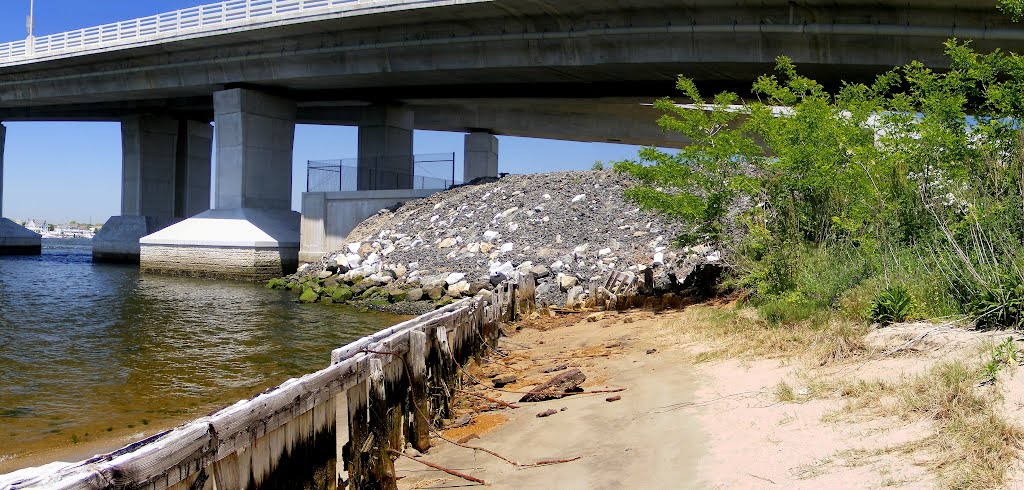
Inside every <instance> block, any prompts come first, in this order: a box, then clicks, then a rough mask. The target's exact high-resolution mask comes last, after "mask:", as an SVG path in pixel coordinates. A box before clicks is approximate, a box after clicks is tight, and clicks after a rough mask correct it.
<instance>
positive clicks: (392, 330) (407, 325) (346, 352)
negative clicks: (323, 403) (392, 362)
mask: <svg viewBox="0 0 1024 490" xmlns="http://www.w3.org/2000/svg"><path fill="white" fill-rule="evenodd" d="M470 300H471V299H470V298H466V299H464V300H461V301H458V302H455V303H452V304H450V305H448V306H445V307H443V308H439V309H437V310H434V311H431V312H429V313H426V314H424V315H420V316H418V317H416V318H413V319H412V320H407V321H404V322H402V323H399V324H398V325H395V326H392V327H388V328H386V329H384V330H381V331H379V332H377V333H375V334H373V335H368V336H366V337H363V338H361V339H359V340H357V341H355V342H352V343H351V344H348V345H346V346H344V347H341V348H338V349H335V350H334V351H332V352H331V362H332V363H338V362H341V361H343V360H345V359H347V358H349V357H351V356H353V355H354V354H356V353H358V352H359V351H361V350H363V349H366V348H367V347H368V346H369V345H370V344H373V343H376V342H380V341H381V340H384V339H386V338H388V337H390V336H392V335H394V334H396V333H399V332H402V331H405V330H409V329H411V328H415V327H417V326H419V325H421V324H423V323H426V322H428V321H430V320H433V319H435V318H437V317H440V316H444V315H447V314H448V313H451V312H453V311H455V310H458V309H460V308H465V306H466V303H468V302H469V301H470Z"/></svg>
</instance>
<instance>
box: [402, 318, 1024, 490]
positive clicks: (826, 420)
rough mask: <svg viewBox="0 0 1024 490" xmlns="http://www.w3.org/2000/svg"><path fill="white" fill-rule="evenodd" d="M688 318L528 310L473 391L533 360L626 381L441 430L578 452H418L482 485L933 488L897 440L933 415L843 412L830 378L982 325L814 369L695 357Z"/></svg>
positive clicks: (428, 482)
mask: <svg viewBox="0 0 1024 490" xmlns="http://www.w3.org/2000/svg"><path fill="white" fill-rule="evenodd" d="M698 308H703V307H698ZM694 319H695V317H694V315H693V314H692V313H691V312H690V311H682V312H671V313H663V314H658V315H655V314H653V313H642V312H634V313H627V314H614V313H611V314H608V315H607V316H606V318H604V319H602V320H600V321H586V320H584V317H583V316H577V317H573V318H571V319H565V318H563V319H559V320H550V319H546V320H541V321H537V322H534V323H533V325H526V326H525V327H526V328H523V329H522V331H520V332H518V333H516V334H515V335H513V336H511V337H510V338H509V339H507V340H506V341H504V342H503V343H502V346H501V350H503V351H506V352H507V354H508V355H507V356H506V357H499V356H494V358H493V359H494V361H493V362H491V363H488V364H485V365H484V366H482V367H481V368H476V369H471V372H472V373H474V375H475V376H477V377H479V378H480V379H481V381H483V382H484V383H486V384H483V383H482V384H479V385H477V386H476V388H477V390H479V391H478V392H479V393H483V394H486V395H487V396H491V397H495V398H498V397H500V398H502V399H503V400H506V401H515V400H518V398H519V396H520V395H518V394H514V393H508V392H499V391H496V390H494V389H493V388H492V387H491V383H490V382H489V381H488V380H487V379H486V378H487V376H488V375H496V374H509V373H512V374H515V375H516V376H517V378H518V382H517V383H516V384H513V385H510V386H507V387H506V388H505V389H506V390H509V391H524V390H528V389H529V388H530V387H531V386H533V385H535V384H537V383H539V382H541V381H542V380H544V379H546V378H547V377H550V376H553V375H554V374H553V373H552V374H544V373H542V372H541V371H542V370H544V369H547V368H551V367H554V366H557V365H559V364H564V365H567V366H568V367H570V368H571V367H578V368H579V369H581V370H582V371H583V372H584V373H585V374H586V375H587V382H586V383H584V385H583V386H584V388H586V389H587V390H588V391H589V390H595V389H608V388H620V387H621V388H626V391H623V392H621V393H617V395H621V397H622V399H621V400H620V401H616V402H607V401H605V399H606V398H607V397H609V396H614V395H610V394H592V395H587V394H581V395H574V396H570V397H567V398H564V399H561V400H552V401H547V402H541V403H533V404H530V403H524V404H521V405H522V407H521V408H519V409H514V410H512V409H500V410H497V411H493V412H488V413H487V414H486V415H485V416H484V417H483V418H482V419H480V421H481V422H484V423H476V422H475V423H473V424H470V425H469V426H468V427H463V428H461V429H456V430H455V431H452V432H451V433H450V435H451V437H453V438H462V437H465V436H467V435H469V436H472V435H473V434H476V435H478V436H479V438H474V439H472V440H471V441H469V442H468V444H473V445H478V446H481V447H485V448H487V449H491V450H494V451H497V452H499V453H501V454H502V455H504V456H506V457H509V458H511V459H514V460H517V461H519V462H521V463H529V462H534V461H538V460H545V459H552V458H572V457H577V456H579V457H580V459H579V460H577V461H573V462H570V463H564V464H557V465H552V466H544V467H538V468H526V469H517V468H514V467H513V466H511V465H509V464H507V463H504V462H502V461H500V460H499V459H497V458H494V457H492V456H490V455H487V454H485V453H483V452H474V451H472V450H469V449H464V448H460V447H456V446H453V445H451V444H448V443H445V442H443V441H441V440H439V439H435V447H434V448H432V449H431V450H430V451H429V454H428V455H426V456H425V457H424V458H425V459H426V460H428V461H431V462H434V463H437V464H441V465H443V466H446V467H448V468H451V469H456V470H458V471H462V472H464V473H468V474H470V475H473V476H475V477H478V478H483V479H485V480H487V481H488V482H489V483H491V484H492V485H493V486H494V487H495V488H808V489H810V488H938V487H941V486H943V485H942V482H941V481H940V480H939V479H938V477H937V475H936V473H935V472H934V471H931V466H930V464H931V455H930V453H929V451H928V450H926V449H925V450H907V449H906V448H914V447H916V446H915V444H918V442H917V441H925V440H927V438H928V437H929V435H930V434H932V433H933V432H934V427H933V422H932V421H930V420H928V419H926V418H919V419H913V420H907V419H906V418H900V417H896V416H886V415H878V414H874V415H871V416H867V415H864V414H860V413H858V412H856V411H851V410H849V406H850V404H851V403H852V402H851V399H849V398H848V396H847V395H848V394H847V393H844V392H843V390H844V389H846V388H841V387H839V386H840V384H839V382H838V380H843V381H844V382H851V383H854V384H856V383H857V382H859V381H862V380H863V381H865V382H870V381H871V380H879V379H888V380H890V381H891V380H897V379H903V378H904V377H906V376H912V375H914V374H917V373H920V372H923V371H927V369H928V367H929V366H931V365H933V364H935V363H936V362H938V361H939V360H948V359H949V358H951V357H956V356H962V357H965V358H969V357H971V356H975V357H976V356H977V352H978V346H980V345H982V344H983V343H984V342H988V341H990V339H989V338H988V337H987V336H985V335H981V334H974V333H969V332H964V331H945V330H943V331H942V332H935V331H934V330H935V328H934V327H933V326H929V325H919V326H909V327H902V330H900V329H895V330H892V331H889V332H885V334H884V335H874V334H872V335H871V336H869V340H871V341H872V342H874V344H875V347H873V348H872V350H871V352H869V353H866V354H864V355H863V356H861V357H859V358H857V359H854V360H851V361H849V362H845V363H842V364H837V365H830V366H826V367H817V366H813V367H810V368H809V367H807V365H806V363H803V362H800V361H797V360H795V359H758V358H750V357H746V358H735V357H734V358H724V359H721V360H716V361H708V362H696V360H698V359H702V356H701V354H702V353H706V352H708V351H711V350H713V348H714V346H712V345H710V344H709V343H708V342H707V341H703V340H702V341H695V340H694V338H695V337H699V336H695V335H694V332H693V328H695V327H694V324H693V322H694ZM538 327H539V328H541V329H543V330H536V329H534V328H538ZM928 329H932V330H933V332H932V333H931V336H932V337H933V338H932V339H929V340H923V339H919V340H918V341H917V342H916V343H912V345H911V348H909V349H904V351H908V352H909V351H913V352H909V353H906V352H902V351H901V353H900V354H899V355H888V356H882V355H878V354H877V353H884V352H888V351H891V350H892V348H893V346H901V345H904V344H906V342H907V341H908V340H913V339H915V338H917V337H919V336H920V334H921V333H923V332H925V331H928ZM989 337H991V338H996V337H998V335H995V336H989ZM929 342H932V343H929ZM652 349H656V351H653V352H650V351H651V350H652ZM649 352H650V353H649ZM829 383H833V384H829ZM484 388H487V389H486V390H484ZM470 405H473V406H474V408H475V409H476V410H479V409H480V408H481V407H482V406H483V405H486V403H485V402H472V403H470V404H466V405H463V408H466V409H467V410H466V411H469V410H468V409H469V408H470ZM562 408H565V409H566V410H564V411H559V412H558V413H556V414H554V415H552V416H549V417H546V418H538V417H536V415H537V414H538V413H539V412H542V411H544V410H547V409H554V410H561V409H562ZM1017 408H1019V406H1018V407H1017ZM918 445H919V444H918ZM397 469H398V474H399V476H400V477H402V479H401V480H400V487H401V488H450V487H456V486H465V485H467V484H468V485H471V484H470V483H469V482H466V481H463V480H459V479H457V478H455V477H451V476H449V475H446V474H444V473H442V472H439V471H435V470H431V469H429V468H426V467H425V466H422V465H419V464H417V463H415V462H412V461H410V460H408V459H406V458H402V459H401V460H400V461H398V463H397Z"/></svg>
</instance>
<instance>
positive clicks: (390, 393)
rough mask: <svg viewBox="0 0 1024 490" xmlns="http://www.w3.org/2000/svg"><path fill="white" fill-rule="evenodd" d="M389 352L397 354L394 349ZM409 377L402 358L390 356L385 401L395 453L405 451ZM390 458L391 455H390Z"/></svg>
mask: <svg viewBox="0 0 1024 490" xmlns="http://www.w3.org/2000/svg"><path fill="white" fill-rule="evenodd" d="M388 352H395V349H394V348H392V347H389V348H388ZM407 379H408V376H406V375H405V363H403V362H402V359H401V358H398V357H394V356H390V357H388V358H386V362H385V363H384V400H385V401H386V402H387V407H388V408H387V424H388V429H387V431H388V447H390V448H391V449H394V450H395V451H398V452H402V451H404V450H405V429H404V427H405V424H404V423H403V422H404V420H405V414H406V411H407V409H406V401H407V400H408V398H409V385H408V381H407ZM388 457H389V458H390V457H391V455H390V454H388Z"/></svg>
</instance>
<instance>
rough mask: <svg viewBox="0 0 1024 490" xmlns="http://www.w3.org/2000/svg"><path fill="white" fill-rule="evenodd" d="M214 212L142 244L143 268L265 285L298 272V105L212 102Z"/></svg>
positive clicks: (251, 99) (222, 98)
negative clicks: (294, 197)
mask: <svg viewBox="0 0 1024 490" xmlns="http://www.w3.org/2000/svg"><path fill="white" fill-rule="evenodd" d="M213 102H214V114H215V115H214V117H215V120H214V123H215V125H216V128H217V131H216V151H217V166H216V172H217V182H216V191H215V194H214V209H211V210H208V211H205V212H203V213H200V214H198V215H196V216H193V217H191V218H189V219H186V220H184V221H181V222H179V223H176V224H174V225H171V226H169V227H167V228H164V229H163V230H160V231H157V232H156V233H153V234H150V235H148V236H146V237H143V238H142V239H141V240H140V241H139V242H140V244H141V261H140V265H141V269H142V270H143V271H144V272H159V273H165V274H173V275H187V276H200V277H221V278H229V279H243V280H264V279H268V278H271V277H278V276H282V275H285V274H290V273H292V272H294V271H295V269H296V268H297V267H298V254H299V219H300V218H299V213H297V212H294V211H292V210H291V186H292V146H293V144H294V139H295V115H296V104H295V102H294V101H292V100H289V99H285V98H281V97H277V96H274V95H270V94H266V93H263V92H260V91H257V90H252V89H243V88H236V89H229V90H223V91H220V92H216V93H215V94H214V96H213Z"/></svg>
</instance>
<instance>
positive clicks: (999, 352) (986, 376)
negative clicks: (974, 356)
mask: <svg viewBox="0 0 1024 490" xmlns="http://www.w3.org/2000/svg"><path fill="white" fill-rule="evenodd" d="M1020 363H1021V353H1020V351H1018V350H1017V344H1016V343H1015V342H1014V341H1013V338H1012V337H1011V338H1007V339H1006V341H1005V342H1001V343H999V344H996V345H995V346H993V347H992V352H991V357H990V359H989V361H988V362H986V363H985V364H984V365H983V366H982V368H981V378H982V382H983V383H992V382H995V380H996V376H998V375H999V371H1001V370H1002V369H1003V368H1004V367H1006V366H1017V365H1020Z"/></svg>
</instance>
